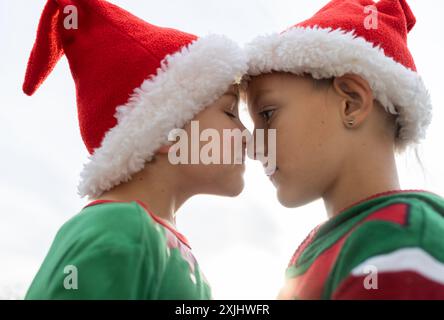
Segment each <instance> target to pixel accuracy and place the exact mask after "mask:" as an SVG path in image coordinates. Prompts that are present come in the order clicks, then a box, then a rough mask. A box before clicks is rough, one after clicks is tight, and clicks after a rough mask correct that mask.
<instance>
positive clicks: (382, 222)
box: [328, 194, 444, 292]
mask: <svg viewBox="0 0 444 320" xmlns="http://www.w3.org/2000/svg"><path fill="white" fill-rule="evenodd" d="M442 234H444V201H442V198H441V197H439V196H436V195H433V194H430V195H429V194H424V195H422V194H421V195H418V196H414V197H412V196H399V197H396V198H392V199H388V200H387V201H385V202H384V203H381V204H380V205H379V206H378V207H377V208H375V209H374V210H372V212H371V213H369V214H367V215H366V216H365V218H363V219H362V220H361V221H360V222H358V223H357V224H356V226H355V227H354V228H353V229H352V230H351V231H350V233H349V235H348V236H347V239H346V240H345V242H344V245H343V247H342V249H341V252H340V253H339V255H338V258H337V260H336V263H335V265H334V267H333V270H332V277H331V279H330V283H329V286H328V287H329V288H330V290H332V289H333V288H335V287H337V286H338V285H339V284H340V283H341V282H343V281H344V279H349V280H350V275H352V276H354V277H355V278H352V279H356V277H358V278H359V277H363V278H365V276H367V274H369V273H371V272H372V270H373V269H375V270H377V271H378V272H382V273H383V274H384V275H390V276H392V277H393V276H395V277H397V276H398V275H400V274H404V273H403V272H404V271H405V270H410V271H412V270H416V271H415V272H416V273H415V274H425V275H428V276H430V275H429V273H430V272H432V271H433V270H438V269H439V270H442V271H444V239H443V238H442ZM431 270H432V271H431ZM405 279H410V278H409V277H405ZM397 281H398V280H397ZM406 281H407V280H406ZM409 281H410V280H409ZM398 282H399V281H398ZM330 292H331V291H330Z"/></svg>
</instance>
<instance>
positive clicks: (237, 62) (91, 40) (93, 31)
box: [23, 0, 247, 198]
mask: <svg viewBox="0 0 444 320" xmlns="http://www.w3.org/2000/svg"><path fill="white" fill-rule="evenodd" d="M76 18H77V19H78V20H77V21H75V23H73V21H74V20H73V19H76ZM63 54H65V55H66V57H67V59H68V62H69V66H70V69H71V73H72V76H73V78H74V82H75V85H76V96H77V108H78V119H79V124H80V132H81V136H82V139H83V141H84V143H85V145H86V147H87V149H88V152H89V153H90V156H89V162H88V163H87V164H86V165H84V168H83V171H82V173H81V182H80V184H79V187H78V189H79V194H80V195H81V196H82V197H83V196H86V195H88V196H89V197H90V198H92V197H97V196H99V195H101V194H102V193H103V192H104V191H106V190H109V189H111V188H112V187H114V186H116V185H118V184H120V183H122V182H125V181H128V180H130V178H131V176H132V175H133V174H134V173H136V172H138V171H140V170H142V169H143V168H144V165H145V163H146V162H147V161H150V160H151V159H152V157H153V155H154V154H155V152H156V150H158V149H159V147H161V146H162V145H164V144H166V143H168V134H169V132H170V131H171V130H172V129H174V128H181V127H183V126H184V125H185V124H186V123H187V122H188V121H190V120H191V119H192V118H193V117H194V116H195V115H196V114H197V113H198V112H200V111H201V110H202V109H203V108H205V107H206V106H207V105H209V104H211V103H212V102H214V101H215V100H216V99H217V98H219V97H220V96H221V95H223V93H224V92H225V91H226V90H227V89H228V88H229V86H230V85H231V84H233V83H235V82H236V80H238V79H239V78H240V77H241V76H242V75H243V74H244V73H245V72H246V70H247V63H246V58H245V56H244V54H243V51H242V50H241V49H240V48H239V47H238V46H237V45H236V44H235V43H234V42H232V41H231V40H229V39H227V38H225V37H223V36H218V35H208V36H205V37H201V38H198V37H197V36H195V35H192V34H189V33H185V32H182V31H179V30H175V29H170V28H162V27H158V26H155V25H152V24H149V23H147V22H145V21H143V20H141V19H139V18H137V17H135V16H133V15H132V14H130V13H129V12H127V11H125V10H123V9H121V8H119V7H117V6H115V5H112V4H110V3H108V2H106V1H103V0H49V1H48V2H47V4H46V6H45V8H44V10H43V13H42V17H41V19H40V23H39V26H38V30H37V39H36V42H35V44H34V47H33V49H32V52H31V55H30V58H29V62H28V68H27V70H26V76H25V81H24V84H23V91H24V92H25V93H26V94H28V95H32V94H33V93H34V92H35V90H36V89H37V88H38V87H39V86H40V85H41V84H42V82H43V81H44V80H45V79H46V77H47V76H48V75H49V73H50V72H51V71H52V69H53V68H54V66H55V64H56V63H57V61H58V60H59V59H60V58H61V57H62V55H63Z"/></svg>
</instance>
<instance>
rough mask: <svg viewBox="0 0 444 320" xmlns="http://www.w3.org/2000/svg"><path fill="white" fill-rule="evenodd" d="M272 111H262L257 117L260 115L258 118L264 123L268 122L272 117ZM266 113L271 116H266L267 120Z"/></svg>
mask: <svg viewBox="0 0 444 320" xmlns="http://www.w3.org/2000/svg"><path fill="white" fill-rule="evenodd" d="M274 111H275V109H268V110H263V111H261V112H259V115H260V116H261V117H262V118H263V119H264V120H265V121H266V122H269V121H270V119H271V117H272V116H273V113H274ZM268 112H271V115H270V116H268V118H267V113H268Z"/></svg>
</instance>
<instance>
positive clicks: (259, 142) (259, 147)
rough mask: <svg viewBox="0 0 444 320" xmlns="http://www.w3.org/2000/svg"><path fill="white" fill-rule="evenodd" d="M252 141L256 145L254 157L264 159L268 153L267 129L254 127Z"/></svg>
mask: <svg viewBox="0 0 444 320" xmlns="http://www.w3.org/2000/svg"><path fill="white" fill-rule="evenodd" d="M250 143H253V147H254V151H253V159H254V160H259V161H262V159H264V158H265V157H266V156H267V154H268V134H267V132H266V129H264V128H256V127H254V130H253V137H252V139H251V142H250Z"/></svg>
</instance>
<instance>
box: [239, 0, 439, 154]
mask: <svg viewBox="0 0 444 320" xmlns="http://www.w3.org/2000/svg"><path fill="white" fill-rule="evenodd" d="M371 14H373V15H375V16H373V18H376V21H375V19H373V21H371V19H369V18H368V17H370V15H371ZM415 22H416V20H415V17H414V15H413V13H412V11H411V10H410V8H409V6H408V4H407V3H406V1H405V0H380V1H379V2H376V3H375V2H374V1H372V0H332V1H330V2H329V3H328V4H327V5H326V6H324V7H323V8H322V9H321V10H319V11H318V12H317V13H316V14H315V15H314V16H313V17H311V18H310V19H308V20H305V21H303V22H301V23H298V24H296V25H295V26H293V27H291V28H289V29H287V30H285V31H284V32H282V33H280V34H271V35H267V36H260V37H258V38H256V39H255V40H253V41H252V42H251V43H249V44H248V45H247V48H246V52H247V58H248V59H249V71H248V74H249V75H252V76H254V75H258V74H261V73H268V72H272V71H282V72H290V73H294V74H297V75H302V74H306V73H308V74H311V75H312V76H313V78H315V79H322V78H331V77H339V76H342V75H344V74H347V73H353V74H357V75H359V76H361V77H363V78H364V79H366V80H367V81H368V83H369V85H370V87H371V88H372V90H373V93H374V95H375V98H376V99H377V100H378V101H379V102H380V103H381V104H382V106H383V107H384V108H385V110H386V111H387V112H389V113H391V114H397V115H398V116H397V123H398V126H399V129H400V131H399V133H398V136H397V140H396V144H397V148H398V150H399V151H401V150H403V149H404V148H405V147H406V146H407V145H409V144H410V143H418V142H419V140H420V139H423V138H424V137H425V131H426V128H427V127H428V125H429V124H430V121H431V109H432V106H431V101H430V97H429V94H428V92H427V89H426V88H425V85H424V83H423V81H422V79H421V77H420V76H419V75H418V73H417V72H416V67H415V63H414V61H413V58H412V55H411V54H410V51H409V49H408V47H407V33H408V32H409V31H410V30H411V29H412V28H413V26H414V25H415ZM376 23H377V24H376Z"/></svg>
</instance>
